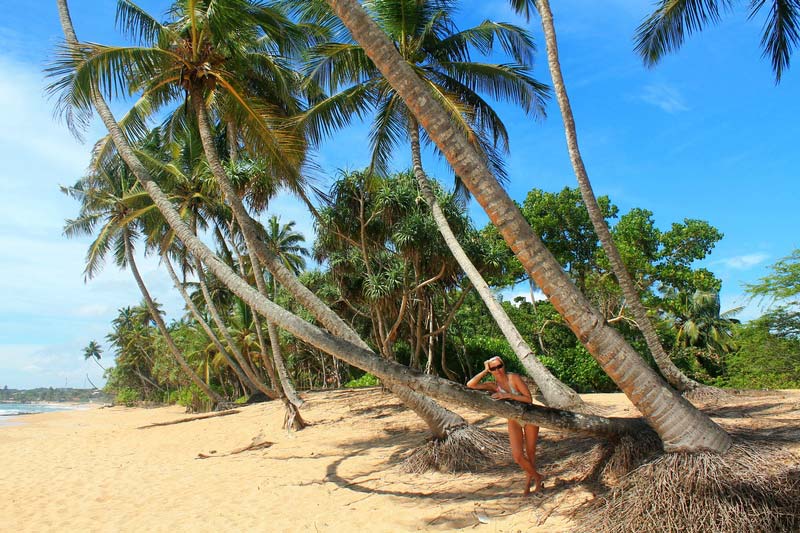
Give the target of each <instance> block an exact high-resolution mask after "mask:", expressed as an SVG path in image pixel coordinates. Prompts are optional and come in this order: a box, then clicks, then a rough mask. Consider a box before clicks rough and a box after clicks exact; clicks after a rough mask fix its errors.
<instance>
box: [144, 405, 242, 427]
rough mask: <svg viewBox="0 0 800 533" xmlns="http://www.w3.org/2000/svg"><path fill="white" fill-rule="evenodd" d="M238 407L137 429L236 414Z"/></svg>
mask: <svg viewBox="0 0 800 533" xmlns="http://www.w3.org/2000/svg"><path fill="white" fill-rule="evenodd" d="M238 412H239V410H238V409H229V410H227V411H219V412H216V413H209V414H207V415H200V416H191V417H189V418H180V419H178V420H172V421H170V422H158V423H155V424H150V425H147V426H139V427H138V428H136V429H147V428H154V427H159V426H171V425H173V424H183V423H184V422H194V421H195V420H205V419H206V418H214V417H216V416H228V415H235V414H236V413H238Z"/></svg>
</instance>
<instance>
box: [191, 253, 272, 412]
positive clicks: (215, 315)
mask: <svg viewBox="0 0 800 533" xmlns="http://www.w3.org/2000/svg"><path fill="white" fill-rule="evenodd" d="M195 268H196V269H197V279H198V283H199V285H200V290H201V291H202V293H203V298H204V299H205V301H206V307H207V308H208V312H209V314H210V315H211V319H212V320H213V321H214V324H216V325H217V329H218V330H219V332H220V334H221V335H222V338H224V339H225V342H226V343H227V345H228V347H229V348H230V350H231V352H232V353H233V356H234V358H236V362H237V363H239V365H240V366H241V367H242V370H244V373H245V374H246V375H247V379H248V380H250V382H251V383H253V385H255V386H256V388H257V389H258V390H260V391H261V392H263V393H264V394H266V395H267V396H269V397H270V398H275V396H276V394H275V391H273V390H270V388H269V387H267V386H266V385H265V384H264V383H263V382H262V381H261V379H259V377H258V376H257V375H256V374H255V372H254V371H253V368H252V367H251V366H250V364H249V363H248V361H247V360H246V359H245V357H244V355H243V354H242V351H241V350H240V349H239V347H238V346H237V345H236V341H234V340H233V337H231V334H230V333H228V327H227V326H226V325H225V322H224V321H223V320H222V317H221V316H220V314H219V311H218V310H217V306H216V305H214V300H213V299H212V298H211V293H210V292H209V290H208V285H206V282H205V280H204V279H203V276H204V272H203V265H202V264H201V263H200V259H198V258H197V257H195ZM278 396H280V395H278Z"/></svg>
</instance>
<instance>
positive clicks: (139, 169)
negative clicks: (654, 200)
mask: <svg viewBox="0 0 800 533" xmlns="http://www.w3.org/2000/svg"><path fill="white" fill-rule="evenodd" d="M56 1H57V5H58V9H59V15H60V19H61V24H62V28H63V29H64V34H65V36H66V37H67V42H68V43H69V44H71V45H73V46H74V45H77V44H78V43H77V40H76V37H75V32H74V30H73V28H72V22H71V20H70V18H69V11H68V9H67V5H66V0H56ZM92 102H93V104H94V106H95V109H96V110H97V113H98V115H99V116H100V118H101V119H102V120H103V123H104V124H105V126H106V128H107V129H108V131H109V134H110V135H111V138H112V140H113V142H114V145H115V146H116V149H117V151H118V153H119V154H120V157H122V159H123V160H124V161H125V163H126V164H127V165H128V166H129V168H130V169H131V171H132V172H133V173H134V175H135V176H136V178H137V179H138V180H139V181H140V183H141V184H142V187H143V188H144V189H145V190H146V191H147V193H148V194H149V195H150V197H151V198H152V200H153V203H154V205H155V206H156V207H157V208H158V210H159V211H160V212H161V214H162V215H163V216H164V218H165V220H166V221H167V223H168V224H169V225H170V227H171V228H172V229H173V230H174V231H175V234H176V235H177V236H178V238H179V239H181V241H183V243H184V244H185V245H186V247H187V248H188V249H189V250H190V251H191V252H192V254H194V255H195V256H196V257H199V258H200V259H201V260H202V261H203V262H204V263H205V264H206V265H207V266H208V268H209V270H211V271H212V272H213V273H214V275H215V276H217V278H218V279H219V280H220V281H221V282H222V283H223V284H224V285H225V286H226V287H228V288H229V289H230V290H231V291H232V292H233V293H234V294H236V295H237V296H239V297H240V298H241V299H242V300H244V301H245V302H246V303H247V304H248V305H251V306H252V307H253V308H255V309H256V310H257V311H258V312H259V313H261V314H262V315H264V316H268V317H270V319H272V320H274V321H275V323H276V324H277V325H279V326H280V327H282V328H284V329H285V330H286V331H288V332H289V333H291V334H292V335H295V336H296V337H297V338H298V339H300V340H302V341H304V342H307V343H308V344H310V345H311V346H314V347H315V348H318V349H320V350H322V351H324V352H325V353H328V354H330V355H332V356H334V357H337V358H338V359H341V360H342V361H344V362H346V363H349V364H351V365H353V366H355V367H358V368H360V369H362V370H364V371H366V372H371V373H372V374H374V375H376V376H378V377H379V378H381V379H383V380H384V381H386V382H387V383H391V384H393V385H396V386H398V387H402V386H405V387H408V388H409V389H410V390H411V391H412V392H413V395H412V397H414V398H418V399H420V400H421V401H426V400H427V401H431V400H430V399H429V398H426V397H425V395H427V396H431V397H433V398H437V399H440V400H444V401H453V402H456V403H458V404H460V405H464V406H466V407H470V408H473V409H476V410H478V411H480V412H482V413H486V414H490V415H495V416H499V417H502V418H514V419H517V420H521V421H523V422H526V423H530V424H536V425H539V426H542V427H546V428H552V429H561V430H567V431H578V432H583V433H588V434H592V435H599V436H610V437H616V436H619V435H620V434H628V433H634V434H640V433H641V432H643V431H647V426H646V425H644V424H642V423H641V421H639V420H636V419H626V418H622V419H615V418H605V417H599V416H590V415H583V414H578V413H571V412H569V411H562V410H559V409H553V408H550V407H541V406H537V405H530V404H527V405H525V404H520V403H515V402H506V401H495V400H492V399H491V398H489V397H488V396H486V395H485V394H482V393H480V392H476V391H471V390H469V389H467V388H465V387H463V386H461V385H457V384H455V383H453V382H451V381H448V380H445V379H442V378H439V377H436V376H430V375H428V376H426V375H423V374H420V373H419V372H415V371H413V370H411V369H410V368H408V367H406V366H403V365H400V364H399V363H395V362H392V361H387V360H384V359H382V358H381V357H378V356H377V355H376V354H375V353H374V352H372V351H371V350H370V349H369V348H368V347H367V346H366V344H365V343H364V341H363V340H361V339H360V338H359V337H358V336H357V335H356V334H355V333H354V332H353V331H352V330H351V329H349V327H348V326H347V324H346V323H344V321H342V320H341V318H339V317H338V316H337V315H336V314H335V313H333V311H332V310H330V309H329V308H327V307H326V306H325V305H324V303H322V302H321V300H319V299H317V298H316V297H315V296H314V295H313V293H311V292H310V291H308V289H307V288H305V287H304V286H302V284H299V282H298V285H300V286H301V287H302V288H303V289H305V291H307V292H308V293H310V294H311V297H312V298H311V299H310V300H309V303H310V304H312V307H313V306H322V307H324V308H325V309H327V311H328V313H324V312H320V314H319V318H318V319H319V320H320V321H322V322H323V324H324V325H325V327H326V328H328V329H329V331H332V332H333V335H332V334H331V333H329V332H328V331H324V330H322V329H320V328H318V327H316V326H314V325H312V324H309V323H308V322H306V321H304V320H302V319H300V318H299V317H297V316H295V315H293V314H291V313H289V312H288V311H286V310H285V309H283V308H281V307H279V306H277V305H275V304H274V303H272V302H271V301H270V300H269V299H268V298H265V297H263V296H262V295H261V294H260V293H259V292H258V291H256V290H255V289H253V288H252V287H251V286H250V285H248V284H247V283H246V282H245V281H244V280H243V279H242V278H240V277H239V276H238V275H237V274H236V273H235V272H234V271H233V270H232V269H231V268H230V267H228V265H226V264H225V263H224V262H223V261H221V260H220V259H219V258H218V257H216V255H214V253H213V252H212V251H211V250H210V249H209V248H208V247H207V246H206V245H205V244H204V243H203V242H202V241H201V240H200V239H198V238H197V237H196V236H195V235H194V234H193V233H192V231H191V229H190V228H189V226H188V225H187V224H186V223H185V222H184V221H183V219H182V218H181V216H180V214H179V213H178V212H177V210H176V209H175V207H174V206H173V205H172V203H171V202H170V200H169V198H168V197H167V196H166V195H165V194H164V192H163V191H162V190H161V188H160V187H159V186H158V185H157V184H156V183H155V182H154V181H153V179H152V177H151V176H150V173H149V172H148V170H147V168H146V167H145V166H144V165H143V164H142V162H141V161H140V160H139V159H138V158H137V157H136V154H135V153H134V152H133V150H132V149H131V146H130V144H129V143H128V140H127V139H126V138H125V136H124V134H123V133H122V130H121V129H120V127H119V124H117V122H116V120H115V119H114V115H113V114H112V113H111V110H110V109H109V107H108V105H107V104H106V102H105V100H104V99H103V98H102V96H100V95H99V94H97V93H95V94H94V95H93V98H92ZM262 244H263V243H262ZM264 248H266V247H264ZM284 271H285V272H288V270H286V269H284ZM278 279H279V280H280V277H279V278H278ZM295 281H296V280H295ZM293 294H294V293H293ZM298 301H301V299H300V298H298ZM301 303H302V304H303V305H305V303H303V302H302V301H301ZM307 309H309V310H311V307H307ZM331 315H332V316H331ZM334 335H335V336H334ZM409 405H410V406H412V408H413V406H414V405H417V404H415V403H409ZM438 409H444V408H442V407H440V406H438ZM436 412H439V411H438V410H437V411H436Z"/></svg>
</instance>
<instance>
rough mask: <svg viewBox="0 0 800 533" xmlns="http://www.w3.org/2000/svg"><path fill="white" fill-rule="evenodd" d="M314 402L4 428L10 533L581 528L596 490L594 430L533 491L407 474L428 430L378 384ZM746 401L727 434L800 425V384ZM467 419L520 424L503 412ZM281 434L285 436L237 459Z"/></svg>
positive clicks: (553, 454)
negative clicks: (296, 414) (590, 468)
mask: <svg viewBox="0 0 800 533" xmlns="http://www.w3.org/2000/svg"><path fill="white" fill-rule="evenodd" d="M304 397H305V399H306V400H307V403H306V405H305V406H304V409H303V415H304V417H305V418H306V419H307V420H308V421H309V422H310V423H311V424H312V425H311V426H309V427H308V428H306V429H305V430H303V431H301V432H298V433H292V434H289V433H287V432H286V431H285V430H282V429H281V423H282V421H283V412H282V407H281V405H280V404H279V403H277V402H270V403H266V404H258V405H252V406H244V407H241V408H240V409H239V412H238V413H236V414H232V415H229V416H223V417H215V418H209V419H206V420H197V421H192V422H188V423H181V424H174V425H165V426H157V427H150V428H142V426H147V425H150V424H155V423H162V422H168V421H173V420H178V419H181V418H186V417H187V416H192V415H187V414H185V413H184V411H183V408H181V407H165V408H155V409H144V408H124V407H111V408H102V409H101V408H94V409H89V410H80V411H66V412H56V413H44V414H37V415H31V416H26V417H20V418H16V419H14V421H15V423H16V425H13V426H8V427H2V428H0V456H1V457H2V458H3V460H2V469H0V493H2V494H3V498H0V531H77V530H86V531H234V530H235V531H370V532H371V531H387V532H388V531H393V532H396V531H418V530H427V531H448V530H455V529H463V528H473V527H474V528H475V529H478V530H482V531H520V530H522V531H549V532H553V531H568V530H570V529H572V528H573V526H574V525H575V524H574V523H572V522H571V519H570V512H571V511H572V510H574V508H575V507H576V506H577V505H579V504H581V503H582V502H584V501H586V500H587V499H588V498H592V497H593V495H592V493H591V492H590V491H589V489H587V488H586V487H585V486H583V485H581V484H579V483H577V481H576V480H577V479H578V478H579V477H580V475H581V472H582V471H583V470H584V469H585V467H586V464H587V461H588V460H589V458H590V457H591V453H592V446H593V444H594V443H595V442H596V441H594V440H593V439H589V438H585V437H580V436H575V435H570V434H564V433H558V432H553V431H548V430H542V433H541V441H540V454H539V464H540V468H541V470H542V471H543V473H544V474H545V475H546V480H545V489H544V491H543V492H542V493H540V494H537V495H534V496H533V497H531V498H527V499H526V498H523V497H521V496H520V495H519V493H520V492H521V490H522V481H523V478H522V476H521V474H520V473H519V471H518V470H517V467H516V465H513V463H511V462H510V459H509V463H508V465H505V466H503V465H501V466H498V467H497V468H493V469H491V470H489V471H487V472H481V473H473V474H466V473H464V474H445V473H428V474H423V475H416V474H408V473H405V472H403V471H402V469H401V466H400V462H401V461H402V459H403V457H404V456H405V455H406V454H407V452H408V451H409V450H410V449H412V448H413V447H414V446H415V445H418V444H420V443H422V442H423V440H424V438H425V435H424V432H423V431H422V429H423V427H422V424H421V423H420V422H419V421H418V420H417V419H416V418H415V417H414V415H413V413H411V412H408V411H406V410H404V409H402V408H401V407H400V406H399V404H398V402H397V401H396V400H395V399H394V398H393V397H391V396H389V395H388V394H385V393H383V392H381V391H380V390H378V389H366V390H355V391H353V390H347V391H333V392H313V393H308V394H305V395H304ZM585 399H586V400H587V401H588V402H589V403H590V404H592V405H593V406H594V407H595V408H596V409H597V410H599V411H602V412H603V414H607V415H617V416H633V415H634V409H633V407H632V406H631V405H630V403H629V402H628V401H627V399H626V398H625V397H624V396H623V395H621V394H595V395H587V396H585ZM737 405H738V407H737V408H735V409H727V408H726V409H720V416H721V418H718V420H719V421H720V422H721V423H722V424H723V425H725V426H726V427H742V426H747V425H749V426H752V427H756V428H757V427H764V428H769V427H772V426H773V425H776V424H777V425H778V426H780V427H783V428H785V427H786V426H787V424H794V425H793V426H792V427H795V426H799V425H800V422H798V420H800V392H798V391H782V392H779V393H771V394H770V395H768V396H764V397H758V398H755V399H754V398H750V397H748V398H746V401H744V400H743V401H742V402H739V404H737ZM459 412H461V413H462V414H465V415H466V416H467V418H469V419H470V420H471V421H472V422H474V423H478V424H480V425H481V426H483V427H486V428H488V429H493V430H497V431H504V430H505V423H504V421H503V420H500V419H494V418H486V417H485V416H484V415H481V414H479V413H469V412H467V413H464V412H463V410H459ZM754 417H755V418H754ZM795 429H797V427H795ZM265 441H267V442H271V443H273V444H272V445H269V446H267V447H264V448H261V449H256V450H250V451H245V452H242V453H236V454H231V455H228V454H229V453H230V452H232V451H235V450H237V449H241V448H242V447H245V446H247V445H250V444H252V443H254V442H256V443H263V442H265ZM792 448H793V449H794V451H800V450H798V447H797V444H796V443H795V445H793V446H792ZM199 454H204V455H207V456H210V457H209V458H207V459H202V458H199Z"/></svg>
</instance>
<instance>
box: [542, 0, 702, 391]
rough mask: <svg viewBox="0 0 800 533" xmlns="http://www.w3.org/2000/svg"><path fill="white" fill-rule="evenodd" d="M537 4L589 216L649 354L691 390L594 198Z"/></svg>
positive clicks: (545, 8)
mask: <svg viewBox="0 0 800 533" xmlns="http://www.w3.org/2000/svg"><path fill="white" fill-rule="evenodd" d="M536 7H537V9H538V11H539V15H540V16H541V17H542V29H543V30H544V38H545V42H546V44H547V63H548V65H549V66H550V75H551V77H552V78H553V88H554V89H555V93H556V99H557V100H558V106H559V108H560V109H561V117H562V119H563V121H564V133H565V134H566V137H567V151H568V152H569V159H570V161H571V162H572V168H573V170H574V172H575V177H576V178H577V179H578V188H579V189H580V191H581V197H582V198H583V203H584V204H586V209H587V210H588V211H589V219H590V220H591V221H592V226H594V230H595V232H596V233H597V237H598V238H599V239H600V244H601V245H602V246H603V250H604V251H605V252H606V256H608V260H609V262H610V263H611V268H612V270H613V271H614V275H615V276H616V278H617V281H618V282H619V286H620V288H621V289H622V294H623V295H624V296H625V301H626V303H627V304H628V307H629V308H630V309H631V311H632V312H633V316H634V318H635V319H636V324H637V325H638V327H639V329H640V330H641V332H642V334H643V335H644V339H645V341H646V342H647V347H648V348H649V349H650V353H651V354H653V359H655V361H656V364H657V365H658V368H659V370H661V373H662V374H663V375H664V377H665V378H666V379H667V381H668V382H669V383H670V384H671V385H672V386H673V387H675V388H677V389H678V390H679V391H681V392H686V391H690V390H692V389H694V388H696V387H698V386H699V385H700V384H699V383H697V382H696V381H694V380H692V379H689V378H688V377H687V376H686V375H685V374H684V373H683V372H681V371H680V369H679V368H678V367H677V366H675V364H674V363H673V362H672V359H670V357H669V355H668V354H667V352H666V351H664V347H663V346H662V345H661V341H660V340H659V338H658V333H656V330H655V328H654V327H653V323H652V321H651V320H650V317H648V316H647V310H646V309H645V307H644V305H642V301H641V299H640V297H639V291H638V290H637V289H636V286H635V285H634V283H633V279H632V278H631V275H630V273H629V272H628V269H627V268H626V267H625V263H624V262H623V261H622V257H621V256H620V254H619V250H618V249H617V246H616V244H614V240H613V238H612V237H611V232H610V231H609V229H608V224H606V220H605V218H603V213H602V211H601V210H600V206H599V205H598V204H597V198H595V195H594V191H593V190H592V184H591V182H590V181H589V175H588V174H587V172H586V167H585V166H584V164H583V158H582V157H581V152H580V149H579V148H578V133H577V131H576V129H575V117H573V115H572V107H571V106H570V103H569V97H568V96H567V88H566V85H565V84H564V77H563V76H562V73H561V64H560V63H559V60H558V42H557V41H556V29H555V25H554V24H553V13H552V11H551V10H550V0H538V2H537V4H536Z"/></svg>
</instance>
